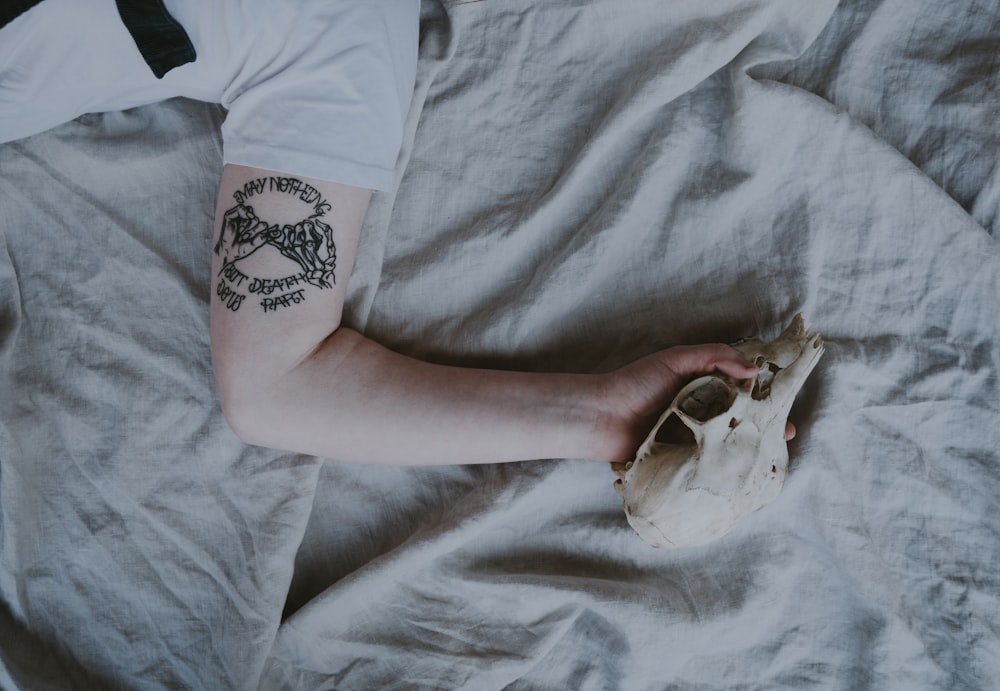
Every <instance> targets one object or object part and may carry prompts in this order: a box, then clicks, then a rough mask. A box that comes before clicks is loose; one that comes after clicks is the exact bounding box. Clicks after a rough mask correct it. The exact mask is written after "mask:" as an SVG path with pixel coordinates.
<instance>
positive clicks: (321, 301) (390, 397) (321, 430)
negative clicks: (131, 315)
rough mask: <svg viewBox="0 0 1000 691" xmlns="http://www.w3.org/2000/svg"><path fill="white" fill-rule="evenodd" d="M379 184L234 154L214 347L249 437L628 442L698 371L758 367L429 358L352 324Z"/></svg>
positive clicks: (369, 446) (388, 450)
mask: <svg viewBox="0 0 1000 691" xmlns="http://www.w3.org/2000/svg"><path fill="white" fill-rule="evenodd" d="M369 198H370V195H369V192H368V191H366V190H360V189H357V188H352V187H346V186H343V185H337V184H334V183H329V182H323V181H318V180H304V179H302V178H289V177H288V176H284V175H281V174H278V173H272V172H269V171H262V170H256V169H251V168H245V167H241V166H231V165H230V166H226V169H225V171H224V174H223V179H222V186H221V188H220V195H219V203H218V206H217V209H216V229H215V232H216V241H215V244H214V252H213V257H212V261H213V276H214V278H213V281H214V285H213V298H212V306H211V318H212V358H213V364H214V367H215V372H216V381H217V385H218V390H219V398H220V401H221V403H222V408H223V412H224V414H225V416H226V418H227V420H228V422H229V424H230V425H231V427H232V428H233V429H234V430H235V431H236V433H237V434H238V435H239V436H240V437H241V438H242V439H243V440H244V441H246V442H248V443H252V444H258V445H262V446H269V447H274V448H281V449H287V450H292V451H298V452H302V453H309V454H314V455H319V456H325V457H333V458H342V459H348V460H355V461H365V462H379V463H405V464H412V465H422V464H447V463H477V462H503V461H517V460H528V459H538V458H564V457H568V458H593V459H599V460H607V461H615V460H625V459H627V458H630V457H631V454H632V453H633V452H634V450H635V448H636V447H637V446H638V445H639V443H640V442H641V441H642V438H643V437H644V435H645V434H646V432H648V430H649V429H650V428H651V426H652V425H653V423H654V422H655V420H656V416H657V415H658V414H659V413H660V412H661V411H662V409H663V408H665V407H666V405H667V404H668V403H669V401H670V400H671V399H672V398H673V395H674V394H675V393H676V392H677V390H678V389H679V388H680V386H681V385H683V384H684V383H685V382H686V381H687V380H688V379H689V378H690V377H691V376H693V375H694V374H698V373H701V372H709V371H712V370H714V369H720V370H722V371H725V372H726V373H728V374H730V375H732V376H736V377H741V376H749V375H751V374H752V373H753V372H755V368H753V367H752V366H750V365H747V364H746V363H745V362H744V360H743V359H742V357H741V356H740V355H739V354H738V353H736V351H734V350H732V349H731V348H728V347H727V346H701V347H690V348H677V349H671V350H668V351H663V352H661V353H656V354H654V355H651V356H648V357H647V358H643V359H642V360H639V361H637V362H636V363H633V364H632V365H629V366H628V367H626V368H623V369H621V370H618V371H616V372H613V373H609V374H601V375H581V374H536V373H520V372H507V371H496V370H482V369H472V368H456V367H446V366H441V365H433V364H429V363H425V362H421V361H418V360H414V359H412V358H408V357H405V356H403V355H400V354H398V353H394V352H392V351H389V350H387V349H385V348H383V347H382V346H380V345H378V344H376V343H374V342H372V341H371V340H369V339H366V338H365V337H364V336H362V335H361V334H359V333H357V332H355V331H352V330H350V329H347V328H343V327H341V326H340V318H341V313H342V308H343V301H344V291H345V285H346V283H347V278H348V275H349V274H350V270H351V267H352V264H353V261H354V256H355V253H356V249H357V244H358V236H359V233H360V228H361V224H362V221H363V218H364V214H365V212H366V210H367V207H368V202H369Z"/></svg>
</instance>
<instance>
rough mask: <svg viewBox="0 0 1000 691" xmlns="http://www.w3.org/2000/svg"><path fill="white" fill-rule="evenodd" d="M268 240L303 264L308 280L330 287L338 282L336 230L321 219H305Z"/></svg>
mask: <svg viewBox="0 0 1000 691" xmlns="http://www.w3.org/2000/svg"><path fill="white" fill-rule="evenodd" d="M268 242H270V243H271V244H272V245H274V246H275V247H277V248H278V250H279V251H280V252H281V253H282V254H283V255H284V256H286V257H288V258H289V259H291V260H292V261H294V262H295V263H297V264H298V265H299V266H301V267H302V271H303V274H304V277H305V280H306V282H308V283H311V284H313V285H314V286H317V287H319V288H330V287H332V285H333V284H334V283H335V282H336V280H335V278H334V273H333V270H334V269H335V268H336V266H337V248H336V247H335V246H334V244H333V229H332V228H330V226H328V225H326V224H325V223H323V222H322V221H320V220H319V219H306V220H305V221H300V222H299V223H296V224H295V225H294V226H292V225H286V226H284V227H283V228H281V230H280V231H279V230H277V228H275V230H274V231H273V232H271V233H270V236H269V238H268Z"/></svg>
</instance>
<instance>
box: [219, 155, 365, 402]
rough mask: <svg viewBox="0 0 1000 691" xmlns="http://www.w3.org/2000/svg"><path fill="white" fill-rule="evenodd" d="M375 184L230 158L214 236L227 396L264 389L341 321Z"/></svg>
mask: <svg viewBox="0 0 1000 691" xmlns="http://www.w3.org/2000/svg"><path fill="white" fill-rule="evenodd" d="M370 197H371V192H370V191H369V190H366V189H361V188H357V187H350V186H347V185H342V184H338V183H333V182H327V181H322V180H315V179H309V178H303V177H301V176H294V175H288V174H285V173H278V172H274V171H268V170H261V169H258V168H249V167H246V166H238V165H227V166H226V167H225V169H224V170H223V175H222V181H221V184H220V188H219V197H218V202H217V204H216V213H215V225H214V235H213V238H212V296H211V340H212V362H213V366H214V369H215V374H216V382H217V384H218V388H219V395H220V399H221V400H222V401H223V407H224V408H225V407H226V402H227V401H229V402H232V401H234V400H239V399H240V398H241V397H242V395H243V394H242V392H245V391H253V390H255V389H256V390H260V389H261V388H262V387H263V388H266V387H267V386H268V384H269V382H272V381H274V380H275V378H276V377H279V376H280V375H281V373H282V372H285V371H287V370H288V369H289V368H291V367H294V366H295V365H296V364H297V363H298V362H300V361H301V360H302V359H303V358H305V357H307V356H308V355H309V354H310V353H311V352H313V350H315V348H316V347H317V346H318V345H319V344H320V343H322V341H323V340H324V339H326V338H327V337H328V336H329V335H330V334H332V333H333V332H334V331H335V330H336V329H337V327H338V326H339V325H340V318H341V314H342V311H343V305H344V295H345V292H346V287H347V279H348V276H349V275H350V273H351V268H352V266H353V263H354V257H355V254H356V252H357V246H358V239H359V235H360V232H361V225H362V223H363V221H364V216H365V212H366V211H367V209H368V203H369V200H370Z"/></svg>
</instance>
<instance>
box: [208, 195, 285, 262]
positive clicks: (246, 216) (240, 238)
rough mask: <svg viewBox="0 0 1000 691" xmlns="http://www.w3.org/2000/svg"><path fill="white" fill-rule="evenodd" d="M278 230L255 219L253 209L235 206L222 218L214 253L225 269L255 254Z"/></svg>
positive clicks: (239, 205)
mask: <svg viewBox="0 0 1000 691" xmlns="http://www.w3.org/2000/svg"><path fill="white" fill-rule="evenodd" d="M277 230H278V226H268V225H267V224H266V223H264V222H263V221H261V220H260V219H259V218H257V215H256V214H254V212H253V207H251V206H246V205H243V204H237V205H236V206H234V207H233V208H231V209H229V211H227V212H226V213H225V214H224V215H223V217H222V227H221V228H220V229H219V239H218V241H217V242H216V243H215V253H216V254H218V255H219V256H220V257H222V266H223V268H225V267H226V266H228V265H229V264H232V263H233V262H235V261H238V260H240V259H243V258H244V257H248V256H250V255H251V254H253V253H254V252H256V251H257V250H258V249H259V248H260V247H261V246H262V245H264V244H265V243H266V242H267V241H268V239H269V238H270V237H271V236H272V235H274V233H275V232H276V231H277Z"/></svg>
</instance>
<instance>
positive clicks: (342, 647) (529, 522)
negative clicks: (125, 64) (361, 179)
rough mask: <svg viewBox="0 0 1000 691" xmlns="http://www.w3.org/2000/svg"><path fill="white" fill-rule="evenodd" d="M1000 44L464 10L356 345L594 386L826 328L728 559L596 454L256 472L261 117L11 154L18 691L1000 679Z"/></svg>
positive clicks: (371, 284) (671, 7) (987, 39)
mask: <svg viewBox="0 0 1000 691" xmlns="http://www.w3.org/2000/svg"><path fill="white" fill-rule="evenodd" d="M998 41H1000V3H998V2H975V1H972V0H955V1H954V2H950V3H936V2H933V1H931V0H883V1H881V2H879V1H875V0H870V1H865V2H841V3H839V4H838V3H836V2H832V1H829V0H828V1H824V2H813V3H808V4H805V3H801V2H798V1H797V0H794V1H793V0H745V1H739V0H718V1H717V2H702V3H665V2H660V1H653V0H587V1H584V2H565V1H562V2H556V1H555V0H544V1H541V2H539V1H538V0H505V1H503V2H501V1H500V0H483V1H481V2H468V3H459V2H454V3H449V4H446V5H444V6H440V5H436V4H434V3H430V2H428V3H426V5H425V18H424V32H423V44H422V48H421V61H420V67H419V76H418V88H417V97H416V100H415V103H414V106H413V108H412V110H411V116H410V125H409V130H408V134H407V143H406V144H405V146H404V151H403V155H402V156H401V159H400V162H399V166H398V173H399V176H400V184H399V189H398V192H397V193H394V194H384V195H379V196H377V197H376V199H375V202H374V206H373V209H372V212H371V213H370V214H369V218H368V221H367V223H366V229H365V234H364V237H363V240H362V246H361V248H360V253H359V257H358V263H357V266H356V269H355V273H354V275H353V277H352V279H351V281H352V282H351V287H350V294H349V301H348V306H347V313H346V317H347V320H348V321H349V323H351V325H352V326H355V327H356V328H359V329H362V330H363V331H364V332H365V333H366V334H367V335H369V336H371V337H372V338H375V339H376V340H378V341H380V342H382V343H384V344H385V345H388V346H390V347H393V348H395V349H398V350H400V351H402V352H406V353H408V354H411V355H415V356H418V357H421V358H425V359H429V360H433V361H437V362H448V363H455V364H469V365H486V366H493V367H502V368H518V369H534V370H561V371H598V370H606V369H608V368H611V367H613V366H616V365H618V364H622V363H625V362H628V361H630V360H631V359H634V358H635V357H638V356H640V355H643V354H645V353H648V352H650V351H652V350H653V349H655V348H659V347H664V346H669V345H672V344H677V343H692V342H702V341H708V340H723V341H731V340H735V339H736V338H738V337H741V336H745V335H751V334H758V333H759V334H763V335H774V334H775V333H776V332H777V331H778V330H779V329H780V327H781V326H782V325H783V324H784V323H786V322H787V320H788V319H789V317H790V316H791V315H792V314H794V313H795V312H798V311H802V312H804V313H805V314H806V316H807V318H808V319H809V320H810V321H811V322H812V324H813V326H814V328H816V329H817V330H818V331H820V332H821V333H822V334H823V336H824V338H825V340H826V343H827V353H826V355H825V356H824V358H823V360H822V361H821V363H820V365H819V367H818V368H817V370H816V371H815V372H814V374H813V375H812V378H811V379H810V380H809V383H808V384H807V386H806V388H805V390H804V391H803V394H802V396H801V398H800V400H799V401H798V402H797V404H796V407H795V409H794V410H793V413H792V419H793V421H794V422H796V424H797V426H798V431H799V434H798V437H797V438H796V439H795V440H794V441H793V442H792V444H791V445H790V451H791V456H792V459H793V470H792V472H791V474H790V476H789V478H788V481H787V482H786V484H785V489H784V491H783V493H782V495H781V496H780V497H779V499H778V500H777V501H776V502H775V503H773V504H772V505H770V506H768V507H766V508H765V509H763V510H761V511H760V512H758V513H756V514H754V515H752V516H751V517H750V518H749V519H747V520H745V521H744V522H743V523H741V524H740V525H739V526H738V527H737V528H736V529H735V530H734V531H733V532H731V533H730V534H729V535H727V536H725V537H724V538H722V539H720V540H718V541H716V542H714V543H711V544H709V545H707V546H704V547H699V548H693V549H683V550H674V551H663V550H654V549H652V548H650V547H648V546H647V545H646V544H645V543H643V542H642V541H641V540H639V538H638V537H637V536H636V535H635V534H634V533H632V532H631V530H630V528H629V527H628V525H627V523H626V522H625V518H624V515H623V513H622V512H621V509H620V506H619V499H618V497H617V495H616V494H615V493H614V491H613V489H612V480H613V476H612V474H611V472H610V470H609V469H608V468H607V467H606V466H604V465H603V464H599V463H594V462H592V461H584V460H576V459H562V460H560V459H557V460H546V461H539V462H532V463H521V464H513V465H506V466H480V467H472V466H468V467H466V466H460V467H454V468H430V469H423V470H420V469H409V468H396V467H390V468H380V467H370V466H365V465H361V464H358V463H353V462H348V461H343V460H326V461H324V460H322V459H315V458H310V457H305V456H297V455H291V454H282V453H278V452H273V451H268V450H264V449H257V448H249V447H246V446H244V445H242V444H241V443H240V442H239V441H238V440H237V439H236V438H235V437H234V436H233V435H232V434H231V433H230V432H229V430H228V429H227V428H226V426H225V424H224V422H223V420H222V418H221V415H220V413H219V411H218V407H217V403H216V400H215V392H214V389H213V385H212V377H211V367H210V363H209V354H208V329H207V312H208V311H207V304H208V297H209V295H208V286H209V280H208V269H209V247H210V241H211V238H210V235H211V213H212V207H213V201H214V185H215V184H216V182H217V178H218V174H219V170H220V142H219V137H218V130H219V125H220V122H221V118H222V117H223V113H222V112H221V111H220V110H219V109H217V108H215V107H213V106H207V105H204V104H198V103H194V102H190V101H180V100H178V101H171V102H167V103H164V104H160V105H157V106H153V107H148V108H142V109H137V110H133V111H128V112H125V113H110V114H104V115H93V116H86V117H84V118H81V119H80V120H78V121H76V122H73V123H69V124H67V125H65V126H63V127H60V128H58V129H56V130H53V131H50V132H47V133H44V134H42V135H39V136H36V137H33V138H31V139H28V140H23V141H20V142H14V143H12V144H9V145H6V146H3V147H0V240H2V242H0V521H2V523H0V600H2V606H0V687H2V688H8V687H11V688H25V689H28V688H74V687H76V688H93V687H98V688H178V687H182V688H205V689H219V688H239V689H251V688H262V689H280V688H287V689H313V688H316V689H376V688H377V689H423V688H432V689H458V688H463V689H475V690H478V689H503V688H509V689H533V690H534V689H629V690H631V689H636V690H645V689H650V690H653V689H665V688H682V689H689V688H697V689H733V688H790V689H800V688H831V689H865V688H872V689H907V690H909V689H916V688H933V689H938V688H947V689H982V688H991V687H992V686H993V685H994V684H995V683H996V680H997V679H1000V624H998V623H997V622H998V621H1000V523H998V519H997V516H998V515H1000V512H998V508H1000V499H998V497H1000V452H998V449H1000V347H998V345H997V336H998V331H1000V328H998V323H1000V317H998V312H1000V310H998V308H1000V247H998V243H997V239H996V232H997V231H996V228H997V223H998V221H1000V216H998V214H1000V174H998V173H997V160H998V154H1000V142H998V137H1000V134H998V131H997V124H996V122H995V113H996V112H997V109H998V108H1000V83H998V80H1000V77H998V70H997V68H998V66H1000V65H998V63H1000V52H998V51H997V50H996V48H995V47H996V45H998ZM386 424H387V425H391V424H392V421H391V420H389V421H386ZM399 460H400V461H401V462H405V460H406V459H405V458H400V459H399Z"/></svg>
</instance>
